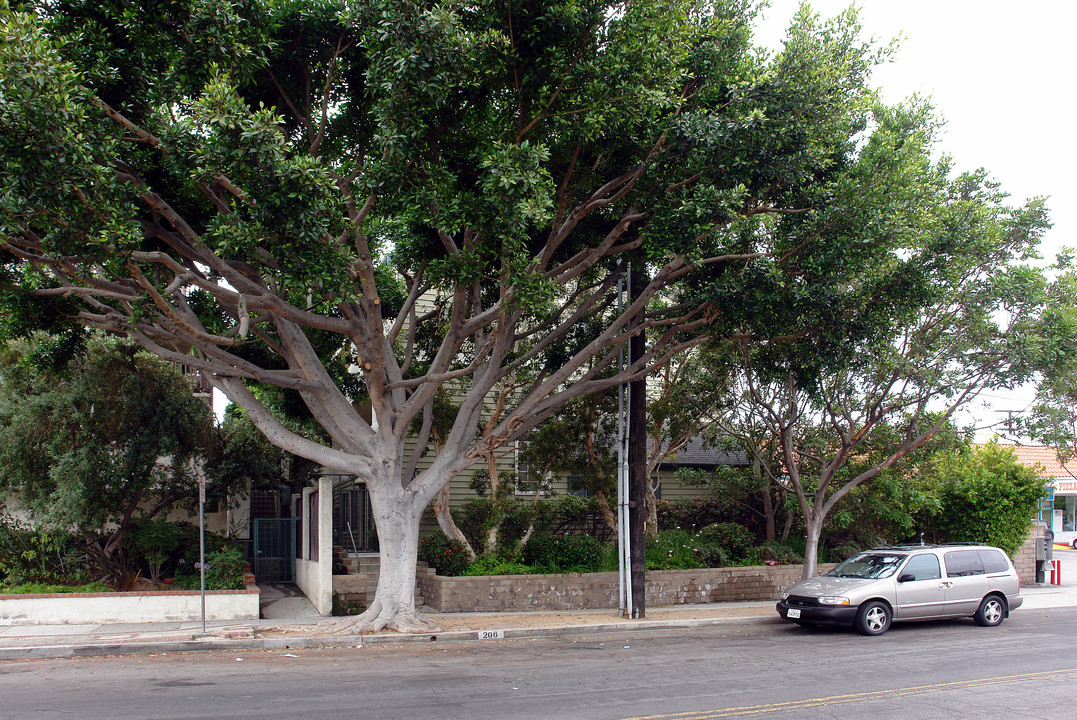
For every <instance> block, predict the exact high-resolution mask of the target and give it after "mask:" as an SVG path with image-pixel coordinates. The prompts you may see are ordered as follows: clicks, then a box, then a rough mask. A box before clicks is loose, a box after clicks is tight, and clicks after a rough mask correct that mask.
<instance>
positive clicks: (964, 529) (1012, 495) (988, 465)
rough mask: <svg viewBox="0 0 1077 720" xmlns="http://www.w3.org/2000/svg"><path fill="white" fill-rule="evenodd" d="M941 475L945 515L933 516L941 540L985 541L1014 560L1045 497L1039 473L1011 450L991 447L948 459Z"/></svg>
mask: <svg viewBox="0 0 1077 720" xmlns="http://www.w3.org/2000/svg"><path fill="white" fill-rule="evenodd" d="M936 474H937V477H938V478H939V479H940V480H941V488H940V490H939V499H940V501H941V502H940V505H941V511H939V513H938V514H937V516H936V517H935V518H934V521H935V523H936V526H937V529H938V535H939V538H938V539H940V540H943V541H947V542H982V543H986V544H988V545H994V546H996V547H999V548H1002V550H1003V551H1004V552H1005V553H1006V554H1007V555H1009V556H1011V557H1013V555H1014V554H1015V553H1016V552H1017V550H1018V549H1019V548H1020V547H1021V545H1022V544H1023V543H1024V542H1025V539H1026V538H1027V537H1028V526H1029V518H1031V517H1032V516H1033V515H1035V513H1036V508H1037V506H1038V504H1039V501H1040V498H1042V497H1043V496H1044V494H1045V486H1044V481H1043V480H1042V479H1041V478H1039V477H1037V475H1036V472H1035V471H1034V470H1032V469H1031V468H1028V467H1025V466H1024V465H1021V464H1020V463H1019V462H1018V461H1017V456H1016V455H1015V454H1014V452H1013V451H1012V450H1010V449H1009V448H1003V447H999V446H998V445H994V444H992V445H985V446H983V447H980V448H976V449H974V450H973V452H972V453H963V454H951V455H948V456H946V457H945V458H944V459H943V460H942V461H941V462H939V463H938V465H937V466H936Z"/></svg>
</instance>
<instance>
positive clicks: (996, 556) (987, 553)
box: [979, 550, 1010, 573]
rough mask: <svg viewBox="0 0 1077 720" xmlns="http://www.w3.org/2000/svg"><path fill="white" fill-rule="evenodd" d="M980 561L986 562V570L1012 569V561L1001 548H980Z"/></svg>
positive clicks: (997, 571) (993, 571) (989, 571)
mask: <svg viewBox="0 0 1077 720" xmlns="http://www.w3.org/2000/svg"><path fill="white" fill-rule="evenodd" d="M979 552H980V561H981V562H983V564H984V572H988V573H1004V572H1008V571H1009V569H1010V562H1009V560H1007V559H1006V556H1005V555H1003V554H1002V552H1001V551H999V550H980V551H979Z"/></svg>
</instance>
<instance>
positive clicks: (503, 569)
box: [462, 555, 534, 575]
mask: <svg viewBox="0 0 1077 720" xmlns="http://www.w3.org/2000/svg"><path fill="white" fill-rule="evenodd" d="M533 570H534V568H532V567H531V566H529V565H524V564H522V563H518V562H515V561H513V560H508V559H506V558H503V557H499V556H497V555H487V556H484V557H481V558H479V559H478V560H476V561H475V562H473V563H472V564H471V565H470V566H469V567H468V569H467V570H465V571H464V572H463V573H462V574H463V575H530V574H531V573H532V571H533Z"/></svg>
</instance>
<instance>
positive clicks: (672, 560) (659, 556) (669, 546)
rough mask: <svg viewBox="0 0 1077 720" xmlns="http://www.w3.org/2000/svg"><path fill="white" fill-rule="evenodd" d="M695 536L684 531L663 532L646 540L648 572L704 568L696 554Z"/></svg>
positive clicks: (696, 543)
mask: <svg viewBox="0 0 1077 720" xmlns="http://www.w3.org/2000/svg"><path fill="white" fill-rule="evenodd" d="M698 545H699V543H698V541H697V540H696V536H695V535H693V534H691V533H689V532H688V531H686V530H663V531H662V532H660V533H658V535H657V536H656V537H655V538H649V539H648V540H647V569H648V570H687V569H691V568H700V567H705V564H704V562H703V561H702V560H700V558H699V555H698V554H697V550H698Z"/></svg>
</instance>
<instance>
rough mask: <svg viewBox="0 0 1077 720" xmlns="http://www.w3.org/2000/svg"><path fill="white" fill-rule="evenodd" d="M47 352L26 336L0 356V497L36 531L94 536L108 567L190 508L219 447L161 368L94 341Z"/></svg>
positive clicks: (186, 394)
mask: <svg viewBox="0 0 1077 720" xmlns="http://www.w3.org/2000/svg"><path fill="white" fill-rule="evenodd" d="M57 347H58V346H57V344H56V338H53V337H50V336H45V335H34V336H32V337H30V338H28V339H25V340H15V341H11V342H9V343H8V344H7V345H6V346H5V347H4V349H3V352H2V354H0V492H2V493H3V494H5V495H6V496H8V498H9V500H14V501H15V502H13V503H11V504H12V505H15V504H17V505H18V506H21V507H22V508H25V509H26V510H27V511H29V512H30V513H31V515H32V516H33V517H34V518H35V520H37V521H39V522H43V523H45V524H46V525H50V526H55V527H62V528H74V529H75V530H76V531H78V532H80V533H81V534H83V535H85V536H86V537H87V539H91V538H96V537H97V536H101V537H103V538H104V539H103V543H102V545H101V548H100V549H101V551H102V552H104V553H105V555H106V556H109V557H111V556H114V555H115V553H116V552H117V550H118V549H119V548H120V545H121V542H122V541H123V539H124V538H125V537H126V536H127V535H128V534H129V533H130V531H131V530H132V529H133V528H134V527H135V526H137V525H138V524H139V523H142V522H145V521H147V520H149V519H151V518H153V517H156V516H158V515H160V514H161V513H164V512H165V511H167V510H168V509H169V508H172V507H173V506H176V505H177V504H179V503H183V502H192V501H193V498H194V497H196V493H195V488H196V487H197V484H196V480H195V472H196V469H197V468H202V469H204V470H215V469H216V468H214V467H207V466H209V465H211V464H212V461H213V460H215V459H216V458H217V457H219V450H220V446H219V441H220V438H219V436H218V434H217V432H216V431H215V429H214V424H213V416H212V412H211V410H210V408H209V407H208V406H207V404H206V403H204V402H203V401H202V400H200V399H199V398H197V397H195V396H194V394H193V392H192V387H191V384H190V383H189V382H188V381H187V380H186V379H185V378H184V376H183V374H182V372H181V371H180V370H179V368H177V367H176V366H174V365H172V364H171V363H167V362H164V361H161V360H159V359H157V358H154V357H152V356H150V355H149V354H147V353H144V352H142V351H140V350H139V349H138V348H137V347H135V346H134V345H133V344H131V343H128V342H121V341H117V340H112V339H104V338H101V337H98V336H92V337H90V338H89V339H87V341H86V343H85V346H84V347H83V349H82V350H81V351H79V352H78V353H77V354H75V355H73V356H70V357H69V358H68V359H66V360H62V359H59V358H57V356H56V351H57ZM209 475H210V476H211V477H216V475H215V473H213V472H210V473H209ZM213 485H214V487H212V488H211V492H214V493H217V494H221V495H223V494H224V491H225V488H224V486H223V484H222V483H221V482H220V481H219V479H218V480H217V481H216V482H214V483H213Z"/></svg>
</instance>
